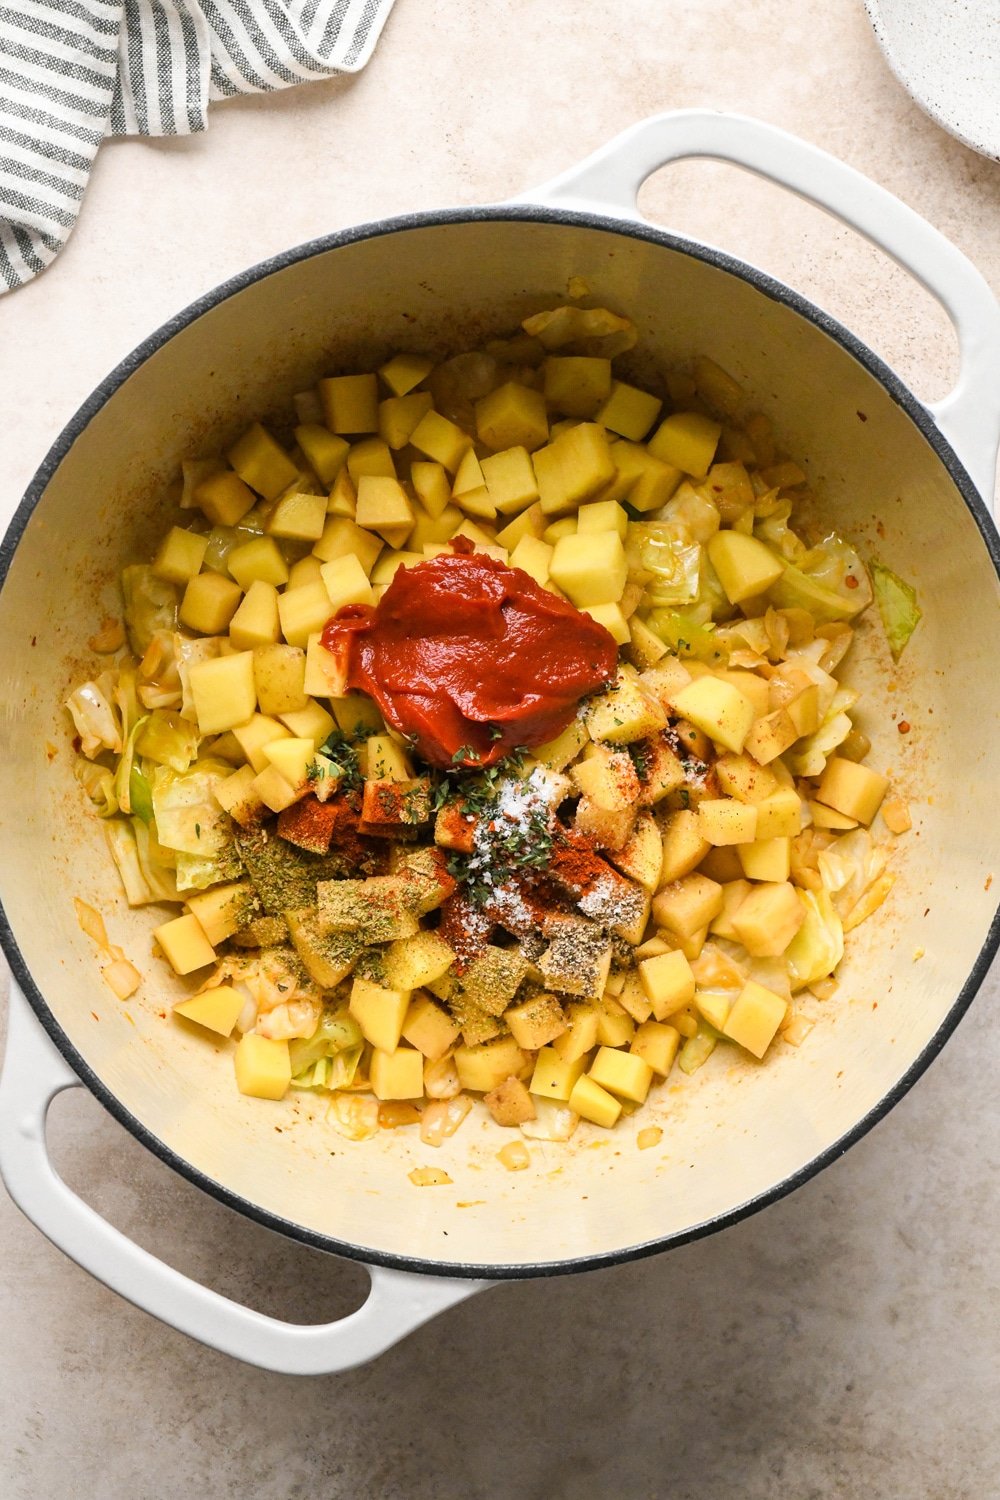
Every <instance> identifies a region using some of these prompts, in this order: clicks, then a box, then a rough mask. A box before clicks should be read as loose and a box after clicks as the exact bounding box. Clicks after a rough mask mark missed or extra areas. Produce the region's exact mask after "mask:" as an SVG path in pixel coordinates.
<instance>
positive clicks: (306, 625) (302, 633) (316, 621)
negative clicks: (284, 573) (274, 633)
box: [278, 579, 334, 647]
mask: <svg viewBox="0 0 1000 1500" xmlns="http://www.w3.org/2000/svg"><path fill="white" fill-rule="evenodd" d="M333 612H334V611H333V606H332V605H331V603H330V595H329V593H328V592H327V587H326V584H325V583H324V582H323V581H322V579H320V581H319V582H318V583H304V584H302V585H301V586H300V587H299V588H296V589H286V590H285V592H284V593H283V594H279V596H278V618H279V620H280V621H281V633H282V635H283V636H284V637H285V640H286V641H287V643H288V645H289V646H295V647H303V646H305V645H306V643H307V642H308V640H309V637H310V636H311V635H317V634H319V633H320V632H321V631H322V629H323V627H324V625H325V624H326V623H327V621H328V620H329V619H330V618H331V616H332V615H333Z"/></svg>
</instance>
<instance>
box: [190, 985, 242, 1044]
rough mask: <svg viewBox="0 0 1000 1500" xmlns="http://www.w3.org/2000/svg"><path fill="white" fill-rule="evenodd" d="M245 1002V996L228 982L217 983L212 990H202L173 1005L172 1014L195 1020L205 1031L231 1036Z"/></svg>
mask: <svg viewBox="0 0 1000 1500" xmlns="http://www.w3.org/2000/svg"><path fill="white" fill-rule="evenodd" d="M245 1004H246V996H245V995H243V994H241V993H240V991H239V990H234V989H233V987H232V985H230V984H220V985H217V986H216V988H215V989H212V990H202V992H201V994H200V995H192V997H191V999H190V1000H182V1001H181V1002H180V1003H179V1004H178V1005H175V1006H174V1015H175V1016H183V1017H184V1019H185V1020H186V1021H196V1022H197V1023H198V1025H199V1026H204V1027H205V1029H206V1031H214V1032H216V1033H217V1034H218V1035H219V1036H232V1032H233V1027H234V1026H235V1025H236V1019H237V1017H238V1016H239V1013H240V1011H241V1010H242V1009H243V1007H244V1005H245Z"/></svg>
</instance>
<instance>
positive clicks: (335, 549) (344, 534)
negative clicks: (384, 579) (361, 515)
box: [313, 516, 382, 575]
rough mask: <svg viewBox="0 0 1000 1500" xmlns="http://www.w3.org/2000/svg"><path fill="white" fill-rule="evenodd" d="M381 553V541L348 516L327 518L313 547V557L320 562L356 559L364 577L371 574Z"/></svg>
mask: <svg viewBox="0 0 1000 1500" xmlns="http://www.w3.org/2000/svg"><path fill="white" fill-rule="evenodd" d="M381 551H382V542H381V540H380V539H379V538H378V537H377V536H372V534H371V532H370V531H365V529H364V528H363V527H362V526H359V525H358V524H357V522H356V521H352V520H351V518H350V517H349V516H330V517H328V519H327V522H326V525H325V527H324V528H323V535H322V536H321V537H320V539H319V541H318V542H317V543H316V545H315V546H314V547H313V555H314V556H315V557H318V558H319V560H320V561H321V562H326V563H330V562H336V561H337V560H338V559H340V558H344V557H356V558H357V560H358V562H359V563H360V564H361V567H362V569H363V570H364V572H365V574H366V575H367V574H370V573H371V570H372V568H373V567H374V565H375V562H376V559H377V558H378V555H379V553H380V552H381Z"/></svg>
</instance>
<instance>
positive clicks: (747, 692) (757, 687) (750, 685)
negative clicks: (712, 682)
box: [712, 667, 771, 718]
mask: <svg viewBox="0 0 1000 1500" xmlns="http://www.w3.org/2000/svg"><path fill="white" fill-rule="evenodd" d="M712 676H713V677H716V678H718V680H719V681H720V682H728V683H729V685H730V687H734V688H736V689H738V691H739V692H741V693H742V694H743V696H744V698H749V700H750V702H751V703H752V704H753V711H754V717H755V718H763V717H764V715H765V714H766V713H767V712H768V710H769V709H770V706H771V705H770V697H769V692H768V683H767V681H766V679H765V678H763V677H758V676H757V673H756V672H744V671H741V670H737V671H732V670H727V669H726V668H724V667H719V668H717V669H716V670H715V671H714V672H713V673H712Z"/></svg>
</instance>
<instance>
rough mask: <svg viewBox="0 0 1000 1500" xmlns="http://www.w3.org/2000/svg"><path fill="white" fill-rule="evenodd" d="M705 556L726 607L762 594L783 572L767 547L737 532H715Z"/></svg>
mask: <svg viewBox="0 0 1000 1500" xmlns="http://www.w3.org/2000/svg"><path fill="white" fill-rule="evenodd" d="M708 556H709V561H710V562H711V564H712V567H713V568H714V569H715V571H716V573H717V574H718V575H719V582H720V583H721V584H722V587H723V589H724V590H725V592H726V597H727V599H728V600H729V602H730V604H742V603H743V601H744V600H745V599H754V598H756V597H757V595H758V594H764V593H766V592H767V590H768V589H769V588H770V587H771V585H772V583H776V582H777V580H778V579H779V578H780V577H781V575H782V573H783V572H784V571H785V564H784V563H783V562H782V560H781V558H780V557H778V556H777V554H776V553H774V552H772V551H771V549H770V547H765V545H764V543H763V542H759V541H758V540H757V538H756V537H755V536H745V535H744V534H743V533H742V532H740V531H717V532H716V533H715V535H714V536H713V537H711V538H710V539H709V542H708Z"/></svg>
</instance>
